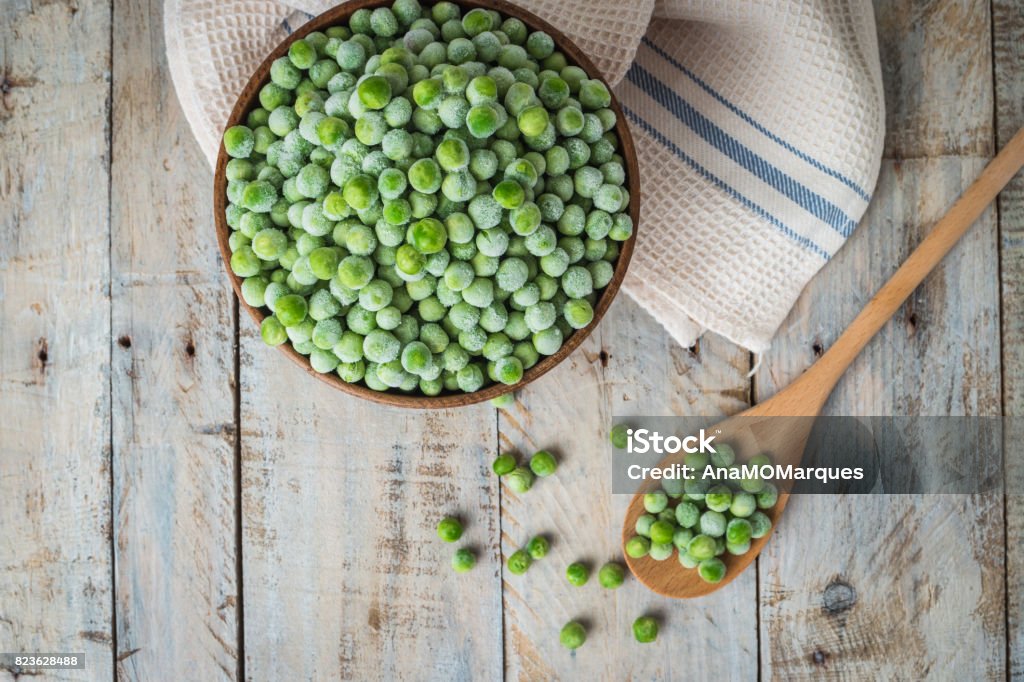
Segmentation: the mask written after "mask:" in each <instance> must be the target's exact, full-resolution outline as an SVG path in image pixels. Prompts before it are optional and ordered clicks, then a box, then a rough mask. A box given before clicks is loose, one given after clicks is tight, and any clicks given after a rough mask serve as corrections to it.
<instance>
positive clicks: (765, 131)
mask: <svg viewBox="0 0 1024 682" xmlns="http://www.w3.org/2000/svg"><path fill="white" fill-rule="evenodd" d="M643 43H644V45H646V46H647V47H649V48H651V49H652V50H654V52H655V53H656V54H658V56H660V57H661V58H662V59H664V60H665V61H667V62H668V63H669V64H671V65H672V66H674V67H675V68H676V69H678V70H679V71H681V72H682V73H683V74H685V75H686V77H687V78H689V79H690V80H692V81H693V82H694V83H696V84H697V85H698V86H699V87H700V88H701V89H702V90H704V92H706V93H708V94H709V95H711V96H712V97H714V98H715V99H716V100H717V101H718V102H719V103H720V104H722V105H723V106H725V107H726V108H727V109H728V110H729V111H731V112H732V113H734V114H736V115H737V116H739V117H740V118H741V119H743V120H744V121H745V122H746V123H748V124H749V125H750V126H751V127H752V128H753V129H754V130H756V131H758V132H759V133H761V134H762V135H764V136H765V137H767V138H768V139H769V140H771V141H772V142H774V143H776V144H778V145H779V146H781V147H782V148H783V149H785V150H786V151H788V152H790V153H791V154H793V155H794V156H797V157H799V158H800V159H802V160H804V161H806V162H807V163H809V164H810V165H811V166H813V167H814V168H817V169H818V170H820V171H821V172H822V173H825V174H826V175H828V176H830V177H833V178H835V179H836V180H838V181H839V182H841V183H843V184H844V185H846V186H847V187H849V188H850V189H852V190H853V191H854V192H856V193H857V196H859V197H860V198H861V199H863V200H864V201H871V195H870V194H869V193H868V192H866V191H865V190H864V189H863V188H861V186H860V185H858V184H857V183H856V182H854V181H853V180H851V179H850V178H848V177H846V176H845V175H843V174H842V173H840V172H839V171H837V170H835V169H834V168H830V167H828V166H826V165H825V164H823V163H822V162H821V161H818V160H817V159H815V158H814V157H812V156H811V155H810V154H806V153H804V152H802V151H800V150H799V149H797V148H796V147H794V146H793V145H791V144H790V143H788V142H786V141H785V140H783V139H782V138H781V137H779V136H778V135H776V134H775V133H773V132H772V131H770V130H768V129H767V128H765V127H764V126H763V125H761V124H760V123H758V122H757V121H755V120H754V118H753V117H752V116H750V115H749V114H747V113H746V112H745V111H743V110H742V109H740V108H739V107H738V106H736V105H735V104H733V103H732V102H730V101H729V100H727V99H726V98H725V97H723V96H722V95H721V94H720V93H719V92H718V91H716V90H715V89H714V88H712V87H711V86H710V85H708V84H707V83H705V82H704V81H703V80H701V79H700V78H699V77H698V76H697V75H696V74H695V73H693V72H692V71H690V70H689V69H687V68H686V67H685V66H683V65H682V64H680V63H679V62H678V61H676V60H675V59H673V57H672V56H671V55H670V54H668V53H667V52H665V51H664V50H663V49H661V48H660V47H659V46H658V45H657V44H655V43H654V42H653V41H652V40H651V39H650V38H648V37H646V36H644V38H643Z"/></svg>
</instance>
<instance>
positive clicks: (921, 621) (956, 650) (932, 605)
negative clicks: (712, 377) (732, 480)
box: [756, 2, 1006, 679]
mask: <svg viewBox="0 0 1024 682" xmlns="http://www.w3.org/2000/svg"><path fill="white" fill-rule="evenodd" d="M877 11H878V20H879V31H880V42H881V43H882V46H883V47H882V52H883V59H882V61H883V69H884V73H885V77H886V79H885V80H886V99H887V109H888V111H887V125H888V128H889V133H888V136H887V144H886V157H887V159H891V161H886V162H884V164H883V171H882V175H881V177H880V180H879V184H878V188H877V190H876V199H874V202H873V204H872V206H871V209H870V210H869V211H868V215H867V216H866V217H865V219H864V222H863V224H862V226H861V227H860V228H859V229H858V231H857V232H856V233H854V236H853V238H852V239H851V240H850V243H849V244H848V245H847V246H846V247H844V249H843V250H842V251H841V252H840V254H839V255H838V257H837V258H836V259H835V261H834V262H833V263H830V264H829V265H828V266H826V267H825V268H824V270H823V271H822V273H821V274H820V275H819V276H818V278H816V279H815V280H814V281H813V282H812V283H811V285H810V286H809V287H808V289H807V291H806V292H805V293H804V296H803V297H802V298H801V300H800V302H799V303H798V305H797V307H796V308H795V310H794V312H793V313H792V314H791V315H790V318H788V319H787V321H786V322H785V323H783V326H782V329H781V331H780V333H779V336H778V337H777V340H776V343H775V347H774V348H773V349H772V351H771V352H770V353H769V354H768V355H767V356H766V358H765V365H764V367H763V368H762V369H761V371H760V372H759V374H758V376H757V380H756V387H757V396H756V397H757V399H759V400H761V399H764V398H766V397H768V396H769V395H771V394H772V393H773V392H775V391H776V390H777V389H778V388H780V387H781V386H784V385H785V384H786V383H787V382H788V381H791V380H792V379H793V378H794V377H796V376H797V375H798V374H800V373H801V372H802V371H803V370H804V369H806V368H807V367H808V366H809V365H810V364H811V363H812V361H813V360H814V358H815V356H816V355H818V354H820V353H821V352H822V351H823V350H825V349H827V347H828V345H829V344H830V343H831V342H833V341H834V340H835V338H836V337H837V336H838V335H839V333H840V332H841V331H842V330H843V329H844V327H845V326H846V325H847V324H848V323H849V321H850V319H852V318H853V316H854V314H855V313H856V312H857V311H858V310H859V308H860V306H861V305H862V304H863V303H864V302H865V301H866V300H867V299H868V298H869V297H870V295H872V294H873V292H874V290H876V289H877V288H878V287H879V286H881V285H882V284H883V282H884V281H885V280H886V279H887V278H888V276H889V275H890V274H891V273H892V272H893V271H894V270H895V268H896V267H897V266H898V264H899V263H900V262H901V261H902V260H903V259H904V258H905V257H906V255H907V254H908V253H909V252H910V251H911V250H912V248H913V247H914V246H915V245H916V244H918V242H919V241H920V240H921V238H922V236H923V235H924V233H925V232H926V231H927V230H928V228H929V227H930V226H931V224H932V223H933V222H934V221H935V220H936V219H937V218H938V217H939V216H940V215H941V214H942V213H943V212H944V211H945V209H946V208H948V206H949V205H950V204H951V203H952V202H953V200H954V199H955V198H956V197H957V196H958V194H959V193H961V191H962V190H963V188H964V187H966V186H967V185H968V184H969V183H970V182H971V181H972V180H973V179H974V177H975V176H976V175H977V173H978V172H979V171H980V170H981V168H982V167H983V166H984V164H985V162H986V161H987V157H988V156H989V155H991V153H992V148H991V138H992V130H991V119H992V117H991V105H992V98H991V97H992V91H991V57H990V48H989V17H988V7H987V5H985V4H984V3H971V4H964V3H955V2H929V3H912V2H905V3H904V2H901V3H877ZM929 157H934V158H931V159H930V158H929ZM997 258H998V254H997V249H996V241H995V220H994V212H993V211H991V210H989V211H988V212H987V213H986V214H985V215H984V216H983V217H982V218H981V219H980V220H979V221H978V224H976V225H975V227H974V229H973V230H972V231H971V232H970V233H968V236H967V237H966V238H965V239H964V240H963V242H962V243H961V244H959V245H958V246H957V247H956V248H955V249H954V251H953V252H952V253H951V254H950V255H949V256H948V257H947V258H946V261H945V262H944V263H943V264H942V265H941V266H940V268H939V269H938V270H937V271H936V272H935V273H933V274H932V275H931V278H930V279H929V280H928V281H927V282H926V283H925V285H924V286H923V287H922V288H921V289H920V290H919V291H918V292H916V293H915V294H914V295H913V296H912V297H911V298H910V300H909V301H908V302H907V303H906V304H905V305H904V306H903V309H902V310H901V312H900V313H898V314H897V315H896V317H895V319H894V321H893V323H891V324H890V325H889V326H888V327H886V328H885V329H884V330H883V331H882V333H881V334H880V337H879V338H878V339H876V340H874V341H873V342H872V344H871V345H869V346H868V348H867V349H866V350H865V351H864V353H863V354H862V355H861V357H860V358H859V359H858V360H857V361H856V363H855V364H854V366H853V367H852V368H851V370H850V372H849V373H848V375H847V377H846V378H845V380H844V381H843V382H842V383H841V384H840V386H839V388H838V390H837V391H836V394H835V395H834V396H833V399H831V400H830V401H829V403H828V406H827V407H826V414H835V415H841V414H849V415H887V414H896V415H900V414H906V415H997V414H999V409H1000V406H999V344H998V319H999V308H998V289H997V288H998V274H997V268H996V266H995V264H996V262H997ZM786 515H787V518H786V523H787V526H786V527H785V528H783V531H782V532H780V534H778V536H777V537H776V538H775V539H774V540H773V541H772V542H771V544H769V546H768V550H767V552H766V553H765V554H764V555H763V556H762V559H761V565H760V572H761V588H762V596H763V601H762V607H761V617H762V621H761V639H762V645H763V647H764V655H763V659H764V663H765V673H766V675H768V676H771V677H779V678H785V679H804V678H811V677H820V676H822V675H826V676H830V677H838V678H862V677H871V678H874V679H903V678H911V679H921V678H923V677H933V678H941V677H945V676H947V675H948V673H949V671H956V675H957V676H961V677H964V678H970V679H992V678H999V677H1002V676H1004V674H1005V670H1006V659H1005V658H1006V641H1005V636H1006V632H1005V623H1004V589H1002V570H1004V561H1002V547H1004V538H1002V503H1001V500H1000V499H999V498H998V497H997V496H994V495H989V496H974V497H953V496H942V497H938V496H902V497H887V498H882V497H869V498H868V497H861V498H843V499H837V498H831V497H817V496H810V497H804V498H801V499H797V500H795V501H794V502H793V503H791V506H790V509H788V510H787V514H786ZM822 528H827V529H828V531H827V532H824V534H823V532H822ZM950 547H955V548H957V550H956V551H954V552H951V551H950Z"/></svg>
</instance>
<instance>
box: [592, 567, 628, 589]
mask: <svg viewBox="0 0 1024 682" xmlns="http://www.w3.org/2000/svg"><path fill="white" fill-rule="evenodd" d="M625 579H626V570H625V569H624V568H623V567H622V564H618V563H615V562H614V561H609V562H608V563H606V564H605V565H604V566H602V567H601V570H599V571H598V572H597V581H598V582H599V583H601V587H603V588H605V589H608V590H614V589H616V588H618V587H620V586H621V585H622V583H623V581H624V580H625Z"/></svg>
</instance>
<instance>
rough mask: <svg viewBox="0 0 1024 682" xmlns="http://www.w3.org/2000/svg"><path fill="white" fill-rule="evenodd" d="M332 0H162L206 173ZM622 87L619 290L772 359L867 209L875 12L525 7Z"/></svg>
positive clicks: (562, 3) (876, 93)
mask: <svg viewBox="0 0 1024 682" xmlns="http://www.w3.org/2000/svg"><path fill="white" fill-rule="evenodd" d="M334 4H336V3H334V2H327V1H325V0H281V1H280V2H278V1H275V0H167V2H166V3H165V5H164V7H165V10H164V13H165V16H164V32H165V39H166V44H167V52H168V60H169V63H170V69H171V75H172V78H173V80H174V86H175V89H176V90H177V93H178V97H179V99H180V100H181V103H182V107H183V108H184V111H185V115H186V116H187V118H188V121H189V123H190V124H191V126H192V130H193V132H194V133H195V136H196V138H197V139H198V141H199V144H200V145H201V147H202V149H203V151H204V152H205V154H206V156H207V158H208V159H209V160H210V163H211V165H212V164H213V161H214V159H215V157H216V154H217V148H218V145H219V138H220V132H221V130H222V129H223V125H224V122H225V121H226V119H227V115H228V113H229V111H230V109H231V107H232V105H233V104H234V99H235V97H236V95H237V93H238V92H239V91H240V90H241V88H242V86H243V85H244V83H245V81H246V80H247V79H248V78H249V76H250V75H251V74H252V72H253V70H254V69H255V67H256V66H257V65H258V64H259V63H260V61H262V59H263V57H264V56H265V55H266V54H267V53H269V52H270V50H272V49H273V48H274V46H275V45H277V44H278V43H279V42H280V41H281V40H283V39H284V38H285V36H287V35H288V33H290V32H291V31H292V30H294V29H295V28H297V27H298V26H300V25H301V24H302V23H304V22H305V21H308V20H309V19H310V18H311V17H312V16H313V15H315V14H316V13H319V12H322V11H324V10H326V9H328V8H329V7H331V6H333V5H334ZM518 4H520V5H522V6H523V7H526V8H527V9H530V10H532V11H533V12H535V13H536V14H538V15H540V16H542V17H544V18H545V19H547V20H548V21H550V22H551V23H552V24H553V25H555V26H558V27H559V28H560V29H561V30H563V31H564V32H565V33H566V34H567V35H569V36H570V37H571V38H573V39H574V40H575V41H576V43H577V44H578V45H579V46H580V48H582V49H583V50H584V51H585V52H587V53H588V54H589V55H590V56H591V57H592V59H593V60H594V62H595V64H596V65H597V66H598V68H600V69H601V70H602V72H603V74H604V76H605V77H606V78H607V80H608V81H609V82H610V83H611V84H613V85H616V92H617V94H618V96H619V98H620V101H621V102H622V104H623V107H624V109H625V111H626V115H627V117H628V118H629V121H630V124H631V126H632V130H633V134H634V137H635V139H636V143H637V149H638V155H639V158H640V175H641V182H642V187H643V204H642V215H641V220H640V226H639V230H638V241H637V248H636V251H635V253H634V257H633V264H632V266H631V268H630V274H629V276H628V277H627V279H626V283H625V290H626V292H627V293H628V294H629V295H630V296H632V297H633V298H634V299H635V300H636V301H637V302H639V303H640V304H641V305H642V306H643V307H644V308H646V309H647V310H648V311H649V312H650V313H651V314H652V315H654V317H655V318H656V319H657V320H658V321H659V322H660V323H661V324H662V325H664V326H665V328H666V329H668V330H669V332H670V333H671V334H672V335H673V336H674V337H675V338H676V339H677V340H678V341H679V342H680V343H682V344H684V345H691V344H692V343H693V342H694V341H695V339H696V338H697V337H699V336H700V335H701V334H702V333H703V332H704V331H705V330H712V331H715V332H717V333H719V334H722V335H723V336H726V337H728V338H729V339H731V340H733V341H735V342H737V343H739V344H741V345H743V346H745V347H746V348H749V349H750V350H752V351H755V352H760V351H763V350H765V349H767V348H768V346H769V345H770V342H771V338H772V336H774V334H775V331H776V329H777V328H778V326H779V324H780V323H781V322H782V320H783V318H784V317H785V316H786V314H787V313H788V312H789V310H790V308H792V306H793V303H794V302H795V301H796V298H797V296H798V295H799V294H800V291H801V290H802V289H803V288H804V285H806V284H807V282H808V280H810V278H811V277H812V276H813V275H814V274H815V273H816V272H817V271H818V270H819V269H820V268H821V266H822V265H824V264H825V262H826V261H828V259H829V258H831V257H832V256H833V255H834V254H835V253H836V251H837V250H838V249H839V248H840V247H841V246H842V245H843V242H845V240H846V238H847V237H849V236H850V233H851V232H852V231H853V229H854V228H855V227H856V226H857V223H858V222H859V221H860V219H861V217H862V216H863V214H864V211H865V209H866V208H867V205H868V202H869V201H870V199H871V192H872V190H873V188H874V185H875V181H876V179H877V176H878V168H879V163H880V159H881V154H882V143H883V135H884V125H885V121H884V116H885V109H884V103H883V99H882V78H881V69H880V66H879V61H878V46H877V41H876V36H875V25H874V15H873V13H872V7H871V3H870V1H869V0H627V1H625V2H623V0H518Z"/></svg>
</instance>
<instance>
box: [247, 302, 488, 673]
mask: <svg viewBox="0 0 1024 682" xmlns="http://www.w3.org/2000/svg"><path fill="white" fill-rule="evenodd" d="M241 339H242V345H241V352H242V355H241V368H242V369H241V379H242V404H241V425H242V490H243V495H242V511H243V534H244V541H243V552H242V556H243V560H244V603H245V654H246V661H245V669H246V675H247V677H249V678H251V679H254V680H266V679H327V678H339V677H340V678H343V679H356V680H364V679H446V680H469V679H489V680H493V679H500V677H501V674H502V662H501V636H502V631H501V618H502V615H501V583H500V578H499V576H500V572H499V564H498V517H497V496H498V488H497V481H496V479H495V478H494V477H493V476H492V475H489V467H490V462H491V460H492V459H493V457H494V453H495V444H496V442H497V433H496V429H495V417H494V411H493V409H492V408H489V407H488V406H487V405H486V404H484V405H478V406H473V407H466V408H460V409H458V410H448V411H429V412H419V411H408V410H401V409H397V408H386V407H382V406H379V405H375V404H372V403H369V402H363V401H359V400H358V399H356V398H353V397H350V396H346V395H343V394H341V393H340V392H338V391H335V390H333V389H331V388H330V387H329V386H326V385H324V384H322V383H321V382H318V381H315V380H314V379H313V378H311V377H309V376H307V375H306V374H304V373H303V372H302V371H301V370H299V369H298V368H297V367H295V366H294V365H293V364H292V363H291V362H289V361H288V359H287V358H285V357H284V355H283V354H281V353H279V352H278V351H276V350H273V349H269V348H267V347H265V346H264V345H263V342H262V341H261V340H260V338H259V333H258V329H257V328H256V326H255V325H254V324H253V323H252V321H251V320H249V319H243V320H242V321H241ZM450 513H455V514H456V515H457V516H459V517H460V518H462V519H463V520H464V522H465V523H466V533H465V535H464V536H463V540H462V541H460V543H458V544H457V545H445V544H444V543H443V542H441V541H440V540H439V539H438V538H437V535H436V532H435V528H436V525H437V522H438V521H439V520H440V518H441V517H442V516H444V515H446V514H450ZM460 545H466V546H469V547H472V548H474V549H475V550H476V551H477V556H478V564H477V566H476V568H474V569H473V570H472V571H471V572H469V573H466V574H462V575H457V574H455V573H454V572H453V571H452V569H451V565H450V561H451V555H452V553H453V552H454V550H455V548H456V547H457V546H460Z"/></svg>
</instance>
